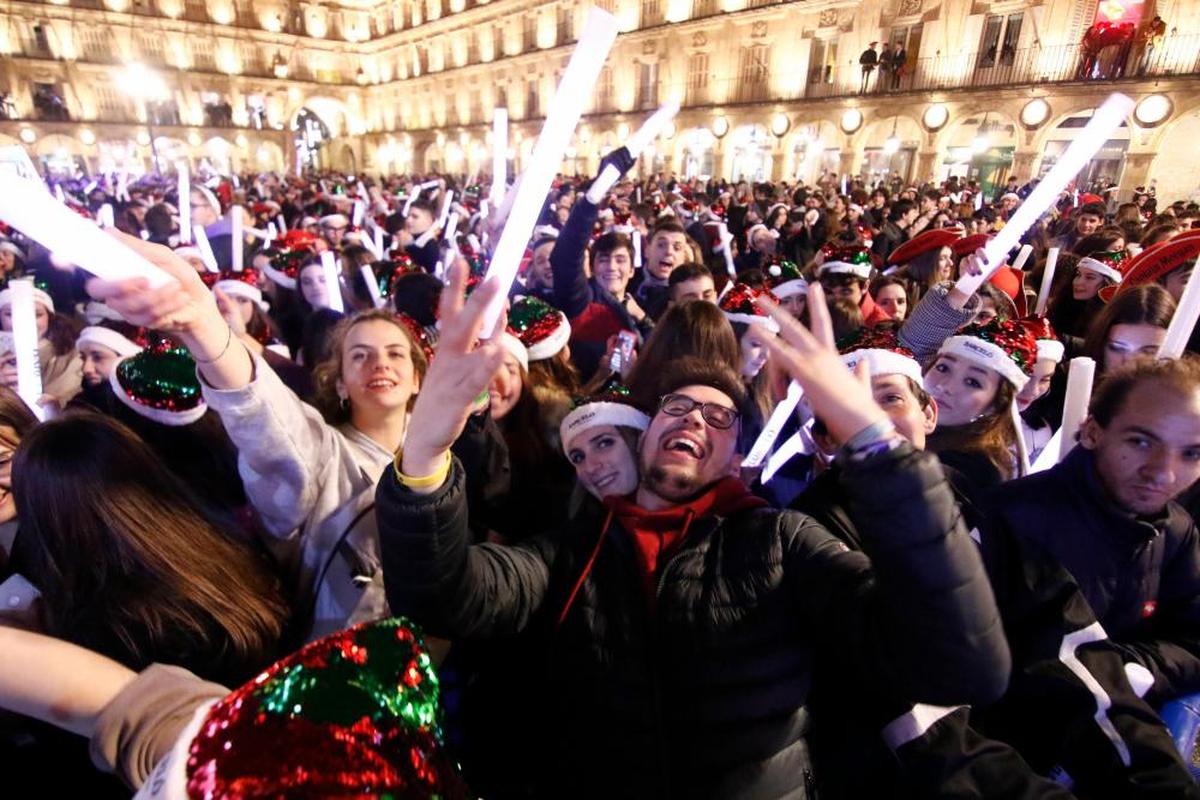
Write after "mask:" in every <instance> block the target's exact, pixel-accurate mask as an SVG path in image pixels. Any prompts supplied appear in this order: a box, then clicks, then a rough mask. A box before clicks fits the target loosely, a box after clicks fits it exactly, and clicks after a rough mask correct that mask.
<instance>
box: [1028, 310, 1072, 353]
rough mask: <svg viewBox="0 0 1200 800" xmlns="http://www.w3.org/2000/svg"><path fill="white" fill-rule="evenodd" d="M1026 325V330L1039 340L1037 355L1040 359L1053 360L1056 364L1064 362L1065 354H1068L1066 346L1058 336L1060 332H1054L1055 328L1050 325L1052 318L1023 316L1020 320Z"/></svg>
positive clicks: (1035, 339)
mask: <svg viewBox="0 0 1200 800" xmlns="http://www.w3.org/2000/svg"><path fill="white" fill-rule="evenodd" d="M1020 322H1021V324H1022V325H1023V326H1025V330H1027V331H1029V335H1030V336H1032V337H1033V338H1034V341H1036V342H1037V357H1038V360H1039V361H1043V360H1044V361H1053V362H1054V363H1055V364H1059V363H1062V360H1063V356H1064V355H1066V347H1064V346H1063V343H1062V341H1061V340H1059V338H1058V334H1057V333H1055V332H1054V328H1053V327H1052V326H1051V325H1050V320H1048V319H1046V318H1045V317H1038V316H1031V317H1023V318H1022V319H1021V320H1020Z"/></svg>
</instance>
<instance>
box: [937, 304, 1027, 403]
mask: <svg viewBox="0 0 1200 800" xmlns="http://www.w3.org/2000/svg"><path fill="white" fill-rule="evenodd" d="M938 355H952V356H957V357H958V358H962V359H964V360H966V361H970V362H971V363H973V364H975V365H976V366H980V367H984V368H986V369H990V370H993V371H995V372H996V373H997V374H998V375H1000V377H1002V378H1004V379H1005V380H1006V381H1008V382H1009V383H1011V384H1012V385H1013V387H1014V388H1015V389H1016V390H1017V391H1018V392H1019V391H1021V389H1023V388H1025V384H1026V383H1028V382H1029V376H1030V374H1032V371H1033V364H1034V362H1035V361H1036V360H1037V341H1036V340H1035V339H1034V338H1033V335H1032V334H1031V333H1029V331H1027V330H1026V329H1025V328H1024V326H1022V325H1021V323H1020V322H1018V321H1017V320H1005V321H1004V322H995V321H993V322H990V323H988V324H987V325H968V326H967V327H966V328H963V330H962V331H961V332H960V333H958V334H957V335H955V336H951V337H950V338H949V339H947V340H946V341H945V342H943V343H942V347H941V349H940V350H938Z"/></svg>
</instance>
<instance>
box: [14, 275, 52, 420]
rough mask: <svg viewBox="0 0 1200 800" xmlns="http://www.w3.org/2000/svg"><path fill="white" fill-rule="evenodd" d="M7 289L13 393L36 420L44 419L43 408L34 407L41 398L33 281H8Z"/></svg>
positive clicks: (40, 374) (22, 279) (24, 279)
mask: <svg viewBox="0 0 1200 800" xmlns="http://www.w3.org/2000/svg"><path fill="white" fill-rule="evenodd" d="M8 288H9V291H10V292H12V336H13V349H14V350H15V351H16V355H17V394H18V395H20V396H21V399H22V400H24V401H25V405H27V406H29V409H30V410H31V411H32V412H33V413H34V414H36V415H37V418H38V419H45V409H43V408H42V407H41V406H40V405H38V399H39V398H41V396H42V367H41V361H40V360H39V359H38V332H37V311H36V310H35V309H34V307H33V302H34V301H33V280H31V279H26V278H21V279H18V280H14V281H11V282H9V285H8Z"/></svg>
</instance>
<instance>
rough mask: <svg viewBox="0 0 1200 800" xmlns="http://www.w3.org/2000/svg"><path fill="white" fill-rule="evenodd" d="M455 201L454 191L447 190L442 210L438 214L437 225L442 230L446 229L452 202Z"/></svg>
mask: <svg viewBox="0 0 1200 800" xmlns="http://www.w3.org/2000/svg"><path fill="white" fill-rule="evenodd" d="M453 202H454V192H446V196H445V197H443V198H442V211H441V213H440V214H438V221H437V227H438V228H441V229H442V230H445V229H446V220H447V218H449V216H450V204H451V203H453Z"/></svg>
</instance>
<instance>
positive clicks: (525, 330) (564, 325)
mask: <svg viewBox="0 0 1200 800" xmlns="http://www.w3.org/2000/svg"><path fill="white" fill-rule="evenodd" d="M508 332H509V333H511V334H512V335H513V336H515V337H517V338H518V339H520V340H521V344H523V345H525V348H526V350H528V351H529V360H530V361H541V360H542V359H546V358H551V357H553V356H555V355H557V354H558V352H559V351H560V350H562V349H563V348H564V347H566V346H567V342H568V341H569V340H570V338H571V323H569V322H567V316H566V315H565V314H563V313H562V312H561V311H559V310H558V309H557V308H555V307H554V306H552V305H550V304H549V303H547V302H545V301H544V300H539V299H538V298H536V297H518V298H517V299H516V300H514V301H513V302H512V305H511V306H509V309H508Z"/></svg>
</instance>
